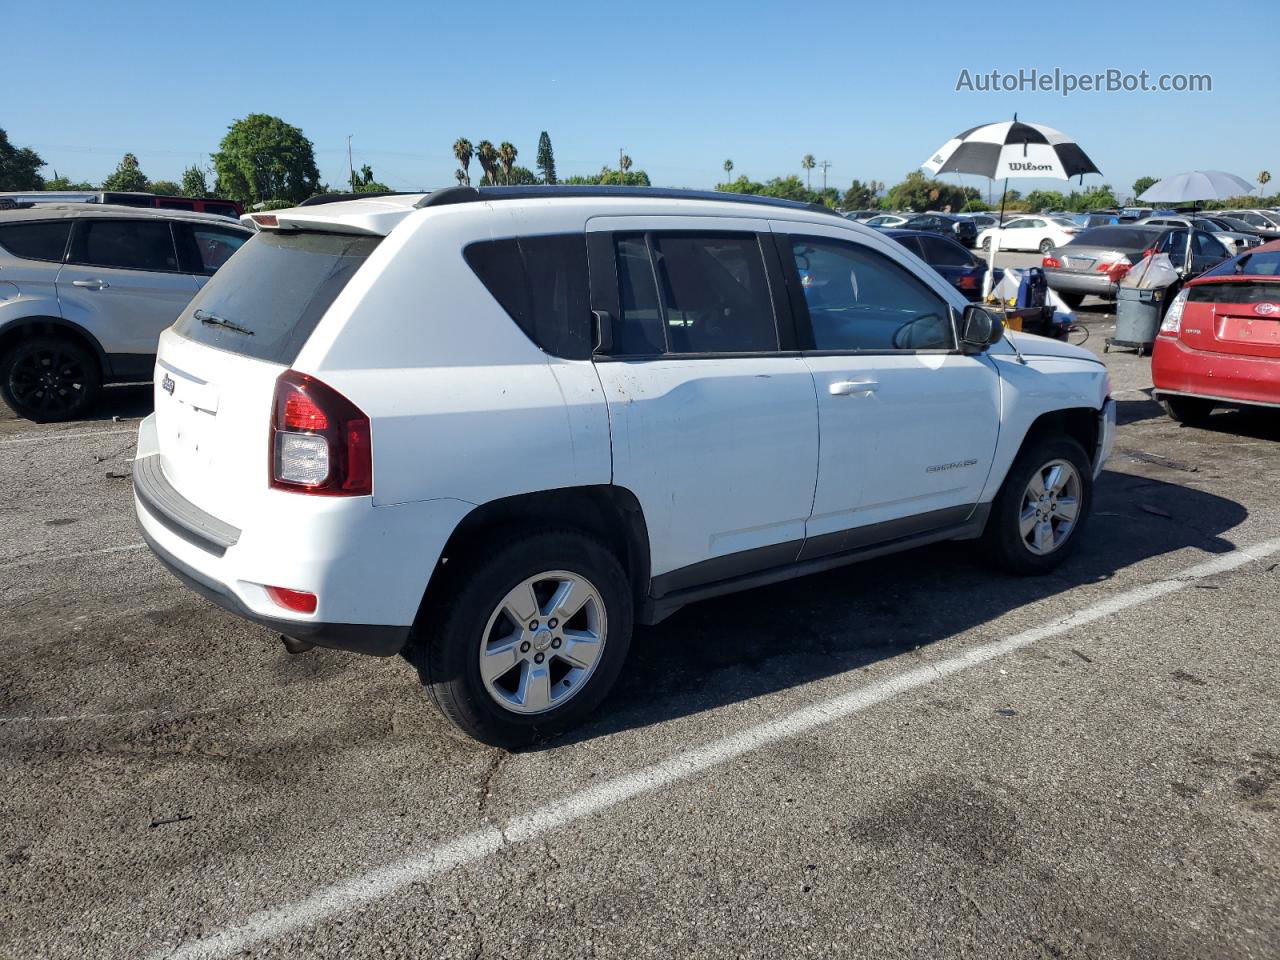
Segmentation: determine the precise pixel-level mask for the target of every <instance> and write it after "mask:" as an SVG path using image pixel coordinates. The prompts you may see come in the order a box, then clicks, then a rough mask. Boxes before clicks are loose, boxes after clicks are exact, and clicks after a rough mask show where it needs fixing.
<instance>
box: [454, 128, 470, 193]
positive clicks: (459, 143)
mask: <svg viewBox="0 0 1280 960" xmlns="http://www.w3.org/2000/svg"><path fill="white" fill-rule="evenodd" d="M473 154H474V150H473V149H472V147H471V141H470V140H468V139H467V138H466V137H459V138H458V139H457V140H456V141H454V144H453V155H454V156H455V157H457V158H458V163H460V164H462V167H461V169H459V170H458V174H459V176H458V182H459V183H461V184H463V185H464V186H467V187H469V186H471V157H472V156H473Z"/></svg>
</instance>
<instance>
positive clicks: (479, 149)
mask: <svg viewBox="0 0 1280 960" xmlns="http://www.w3.org/2000/svg"><path fill="white" fill-rule="evenodd" d="M476 159H477V160H479V161H480V169H481V170H483V171H484V175H485V177H487V178H488V180H489V183H497V182H498V151H497V150H496V149H494V146H493V144H492V143H490V142H489V141H488V140H481V141H480V143H479V144H477V145H476Z"/></svg>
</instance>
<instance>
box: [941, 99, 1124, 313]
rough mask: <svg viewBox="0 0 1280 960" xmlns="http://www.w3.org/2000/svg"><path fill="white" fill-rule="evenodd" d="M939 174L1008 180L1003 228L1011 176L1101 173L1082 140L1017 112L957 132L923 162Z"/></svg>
mask: <svg viewBox="0 0 1280 960" xmlns="http://www.w3.org/2000/svg"><path fill="white" fill-rule="evenodd" d="M920 166H921V167H923V168H924V169H925V170H928V171H930V172H931V173H934V174H942V173H972V174H976V175H978V176H981V177H990V178H991V179H993V180H996V179H1001V178H1003V179H1004V192H1003V193H1001V194H1000V225H999V227H997V230H1000V229H1003V227H1004V202H1005V197H1006V196H1007V194H1008V192H1009V178H1010V177H1050V178H1053V179H1055V180H1070V179H1071V178H1072V177H1075V176H1079V177H1080V178H1081V180H1083V179H1084V175H1085V174H1086V173H1101V172H1102V171H1100V170H1099V169H1098V168H1097V167H1096V166H1094V164H1093V161H1092V160H1090V159H1089V157H1088V155H1087V154H1086V153H1085V152H1084V151H1083V150H1082V149H1080V145H1079V144H1077V143H1076V142H1075V141H1074V140H1072V139H1071V138H1070V137H1068V136H1067V135H1066V134H1065V133H1063V132H1062V131H1061V130H1055V129H1053V127H1046V126H1044V125H1043V124H1039V123H1023V122H1022V121H1020V120H1019V119H1018V115H1017V114H1016V113H1015V114H1014V115H1013V119H1012V120H1006V121H1004V122H1003V123H985V124H983V125H982V126H979V127H972V128H971V129H969V130H966V131H964V133H960V134H957V135H956V136H954V137H952V138H951V139H950V140H948V141H947V142H946V143H944V144H943V145H942V146H941V147H940V148H939V149H938V151H937V152H936V153H935V154H934V155H933V156H932V157H930V158H929V159H928V160H926V161H925V162H924V163H922V164H920ZM996 238H997V242H996V243H992V244H991V251H990V257H989V259H988V263H987V278H986V283H985V284H984V290H983V292H984V293H986V292H989V291H990V289H991V279H992V276H993V271H994V268H995V257H996V247H997V246H998V245H999V242H998V241H999V233H997V234H996Z"/></svg>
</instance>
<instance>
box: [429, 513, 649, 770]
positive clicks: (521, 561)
mask: <svg viewBox="0 0 1280 960" xmlns="http://www.w3.org/2000/svg"><path fill="white" fill-rule="evenodd" d="M495 543H502V541H495ZM459 566H460V567H461V569H458V570H455V572H454V573H453V575H452V576H451V578H450V580H449V581H448V582H447V585H446V587H447V588H446V589H445V590H444V591H443V593H444V594H445V595H447V596H449V597H451V598H452V602H451V603H449V604H448V605H445V604H443V603H439V604H437V605H436V609H435V610H434V611H430V610H429V611H427V612H426V614H425V616H424V618H423V619H424V620H425V621H427V622H425V623H420V624H419V630H418V641H417V642H416V643H415V645H414V647H413V649H412V650H411V651H410V652H409V657H410V659H411V661H412V662H413V664H414V666H416V667H417V669H418V675H419V677H420V678H421V680H422V683H423V685H424V686H425V687H426V688H427V690H428V692H429V693H430V695H431V699H432V700H433V702H434V703H435V705H436V707H437V708H439V710H440V712H441V713H443V714H444V715H445V717H447V718H448V719H449V720H450V721H452V722H453V724H454V725H455V726H457V727H458V729H459V730H461V731H462V732H463V733H464V734H466V735H467V736H469V737H473V738H474V739H476V740H479V741H481V742H483V743H487V744H491V745H492V746H497V747H505V748H507V749H513V748H519V747H523V746H528V745H529V744H531V743H535V742H538V741H540V740H545V739H547V738H549V737H552V736H555V735H556V734H559V733H563V732H564V731H565V730H568V729H570V728H571V727H574V726H576V725H577V724H579V723H581V722H582V721H583V720H584V719H585V718H586V716H587V715H588V714H590V713H591V712H592V711H593V710H594V709H595V708H596V707H597V706H599V704H600V702H601V701H602V700H603V699H604V698H605V696H606V695H607V694H608V693H609V690H610V689H611V688H612V687H613V684H614V682H615V681H616V680H617V679H618V674H619V673H621V671H622V667H623V664H624V663H625V661H626V659H627V651H628V650H629V649H630V645H631V631H632V622H633V610H632V599H631V584H630V581H629V580H628V579H627V575H626V573H625V571H624V570H623V569H622V565H621V564H620V563H619V562H618V559H617V557H615V556H614V555H613V553H612V552H610V551H609V549H608V548H606V547H605V546H604V545H603V544H601V543H600V542H599V541H597V540H595V539H594V538H592V537H590V536H587V535H585V534H582V533H578V532H576V531H572V530H544V531H542V532H535V533H529V534H526V535H524V536H522V537H521V538H520V539H515V540H511V541H508V542H506V543H505V545H500V546H496V547H495V548H494V549H492V550H488V551H477V553H476V555H475V559H474V560H472V561H469V562H468V561H463V562H462V563H461V564H460V565H459ZM545 571H567V572H569V573H573V574H577V575H580V576H582V577H585V578H586V579H587V580H588V581H589V582H590V584H591V585H592V586H594V587H595V590H596V591H597V593H598V594H599V596H600V597H601V598H602V601H603V606H604V612H605V623H606V627H605V632H604V645H603V648H602V649H601V651H600V653H599V655H598V656H599V659H598V660H597V662H596V663H595V666H594V669H593V670H592V671H591V672H590V673H589V675H587V677H586V678H585V680H583V682H582V683H583V685H582V687H581V688H580V689H579V690H578V691H577V692H576V693H574V694H573V695H572V696H571V697H570V698H569V699H568V700H566V702H565V703H563V704H562V705H560V706H553V707H551V708H550V709H549V710H547V711H546V712H543V713H536V714H523V713H519V712H515V711H513V710H510V709H507V708H506V707H504V706H503V705H501V704H499V703H498V702H497V701H496V700H495V699H494V697H493V696H492V695H491V694H490V693H489V691H488V690H487V689H486V687H485V683H484V681H483V679H482V678H481V675H480V664H479V654H480V649H481V646H480V645H481V643H483V642H488V641H487V640H486V639H485V630H486V628H487V627H488V626H489V621H490V617H492V616H494V615H495V613H496V611H497V610H498V608H499V607H500V605H501V604H502V601H503V599H504V598H505V597H506V596H507V595H508V593H510V592H511V591H512V590H513V589H514V588H515V587H517V586H518V585H519V584H520V583H521V582H522V581H524V580H526V579H527V578H530V577H534V576H536V575H538V574H540V573H543V572H545ZM549 623H550V621H547V624H549ZM547 624H544V626H546V625H547ZM547 656H548V659H547V661H546V662H547V664H548V672H549V673H550V672H551V670H550V664H551V660H550V657H551V656H552V655H551V654H550V653H549V654H548V655H547ZM540 662H541V661H540ZM517 669H519V668H517ZM554 684H555V681H553V687H554Z"/></svg>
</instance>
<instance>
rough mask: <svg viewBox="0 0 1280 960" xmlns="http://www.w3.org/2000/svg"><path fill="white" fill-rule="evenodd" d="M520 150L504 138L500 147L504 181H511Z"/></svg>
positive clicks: (499, 152)
mask: <svg viewBox="0 0 1280 960" xmlns="http://www.w3.org/2000/svg"><path fill="white" fill-rule="evenodd" d="M519 153H520V151H519V150H517V149H516V148H515V146H514V145H513V144H512V143H511V141H510V140H503V141H502V145H501V146H499V147H498V164H499V166H501V167H502V182H503V183H510V182H511V168H512V167H514V166H515V165H516V156H517V155H518V154H519Z"/></svg>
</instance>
